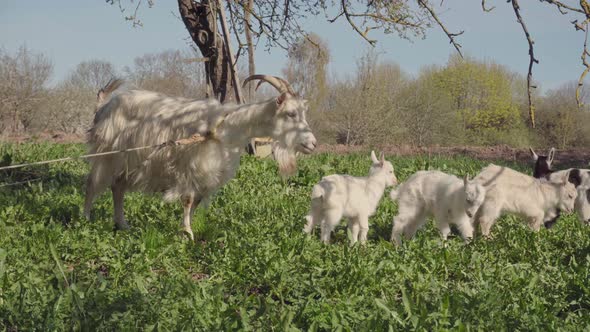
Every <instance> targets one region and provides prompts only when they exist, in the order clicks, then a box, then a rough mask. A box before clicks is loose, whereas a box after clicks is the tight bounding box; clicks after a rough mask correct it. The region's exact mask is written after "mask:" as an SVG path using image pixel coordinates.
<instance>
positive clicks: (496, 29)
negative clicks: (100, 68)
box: [0, 0, 584, 90]
mask: <svg viewBox="0 0 590 332" xmlns="http://www.w3.org/2000/svg"><path fill="white" fill-rule="evenodd" d="M570 1H571V0H570ZM570 1H568V0H566V1H564V2H566V3H568V2H570ZM435 2H437V3H438V1H435ZM571 2H575V3H577V1H571ZM488 3H489V6H491V5H494V6H496V9H495V10H494V11H492V12H491V13H484V12H482V10H481V2H480V1H479V0H445V1H444V8H443V9H442V13H441V14H440V17H441V19H442V20H443V21H444V22H445V23H446V25H447V27H448V28H449V29H450V30H451V31H458V30H465V33H464V34H463V35H462V36H461V37H460V38H459V42H460V43H461V44H462V45H463V48H462V50H463V52H464V53H465V54H468V55H470V56H473V57H476V58H478V59H487V60H494V61H496V62H498V63H501V64H504V65H506V66H508V67H509V68H511V69H512V70H514V71H518V72H520V73H522V74H523V75H525V74H526V70H527V66H528V61H529V59H528V45H527V44H526V41H525V39H524V34H523V32H522V30H521V28H520V26H519V25H518V23H517V22H516V19H515V17H514V12H513V10H512V7H511V5H510V4H508V3H506V1H504V0H496V1H493V0H488ZM521 7H522V10H521V13H522V15H523V17H524V18H525V20H526V22H527V25H528V28H529V30H530V31H531V33H532V35H533V38H534V39H535V52H536V55H537V58H538V59H539V60H540V64H539V65H536V66H535V69H534V78H535V80H536V81H537V82H538V83H539V86H540V87H541V88H542V89H543V90H547V89H551V88H556V87H558V86H559V85H561V84H563V83H565V82H567V81H571V80H577V78H578V77H579V75H580V73H581V71H582V70H583V67H582V64H581V61H580V54H581V50H582V45H583V39H584V35H583V33H581V32H575V31H574V29H573V27H572V25H571V24H570V23H569V21H570V20H571V16H562V15H560V14H559V13H558V12H557V11H556V10H555V9H554V8H553V7H551V6H549V5H547V4H545V3H540V2H538V1H531V0H529V1H521ZM128 10H131V8H129V9H128ZM177 11H178V8H177V5H176V1H174V0H155V6H154V7H153V8H147V6H145V7H144V8H143V9H142V10H141V12H140V18H141V20H142V21H143V24H144V25H143V27H140V28H133V27H132V26H131V24H130V23H129V22H126V21H125V20H124V19H123V14H121V12H120V11H119V10H118V8H117V7H116V6H111V5H108V4H106V3H105V2H104V1H102V0H94V1H91V0H60V1H47V0H30V1H22V0H2V4H0V47H3V48H5V49H6V50H8V51H14V50H16V49H17V48H18V47H19V46H20V45H23V44H26V45H27V46H28V47H29V48H30V49H32V50H35V51H38V52H43V53H45V54H47V55H48V56H49V57H50V58H51V59H52V61H53V63H54V66H55V71H54V81H57V80H59V79H61V78H63V77H65V76H66V75H67V73H68V72H69V71H70V70H72V69H73V68H74V67H75V66H76V65H77V64H78V63H79V62H81V61H84V60H89V59H102V60H106V61H109V62H112V63H113V64H115V65H116V66H117V67H118V68H122V67H123V66H125V65H130V64H132V63H133V59H134V58H135V57H136V56H139V55H142V54H145V53H153V52H159V51H163V50H167V49H184V48H187V45H188V43H189V42H190V41H189V40H188V33H187V32H186V30H185V28H184V25H183V23H182V21H181V20H180V19H179V18H178V17H177V16H176V15H177V14H176V13H177ZM302 25H303V26H307V27H308V29H309V30H310V31H314V32H316V33H317V34H319V35H320V36H321V37H323V38H324V39H326V40H327V41H328V44H329V46H330V49H331V54H332V62H331V64H330V72H331V73H333V74H335V75H344V74H346V73H351V72H353V71H354V69H355V66H356V59H357V58H359V57H360V56H361V55H362V54H363V53H364V52H365V51H366V50H367V49H369V48H370V46H368V44H367V43H366V42H365V41H364V40H362V39H361V38H360V37H359V36H357V35H355V34H354V33H353V32H352V30H351V28H350V27H349V26H348V25H347V24H346V23H345V22H344V21H340V22H336V23H333V24H330V23H327V22H325V19H324V18H323V16H321V17H318V18H315V19H309V20H307V21H306V22H303V24H302ZM372 36H373V38H376V39H378V43H377V46H376V50H377V51H378V52H380V54H381V55H380V57H381V59H382V60H388V61H393V62H396V63H398V64H399V65H400V66H401V67H402V69H403V70H405V71H406V72H408V73H410V74H416V73H418V72H419V70H420V68H421V67H423V66H426V65H429V64H444V63H445V62H446V61H447V59H448V57H449V55H450V54H452V53H453V52H454V49H453V48H452V46H451V45H450V44H449V43H448V39H447V37H446V36H445V35H444V34H443V33H442V31H440V29H438V27H434V28H432V29H430V30H429V31H428V32H427V37H426V39H424V40H421V39H420V40H414V41H412V42H410V41H407V40H403V39H400V38H399V37H398V36H397V35H395V34H391V35H384V34H380V33H374V34H373V35H372ZM285 58H286V54H285V52H284V51H283V50H281V49H278V48H277V49H273V50H271V52H270V53H268V52H266V51H265V50H264V49H263V47H262V43H261V47H260V48H259V49H258V50H257V59H256V62H257V71H258V72H260V73H265V74H280V70H281V68H282V67H283V65H284V63H285Z"/></svg>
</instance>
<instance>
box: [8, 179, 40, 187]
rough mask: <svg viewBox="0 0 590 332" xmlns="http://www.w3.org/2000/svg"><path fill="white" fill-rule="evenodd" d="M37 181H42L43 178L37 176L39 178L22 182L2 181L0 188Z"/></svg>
mask: <svg viewBox="0 0 590 332" xmlns="http://www.w3.org/2000/svg"><path fill="white" fill-rule="evenodd" d="M36 181H41V179H39V178H37V179H30V180H26V181H20V182H12V183H1V184H0V188H4V187H10V186H16V185H19V184H25V183H30V182H36Z"/></svg>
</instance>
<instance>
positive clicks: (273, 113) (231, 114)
mask: <svg viewBox="0 0 590 332" xmlns="http://www.w3.org/2000/svg"><path fill="white" fill-rule="evenodd" d="M252 80H259V85H260V84H262V83H263V82H267V83H269V84H270V85H272V86H273V87H275V88H276V89H277V90H279V92H280V95H279V96H278V97H276V98H272V99H269V100H266V101H263V102H257V103H251V104H244V105H236V104H220V103H219V102H218V101H217V100H213V99H209V100H193V99H187V98H181V97H169V96H166V95H163V94H159V93H156V92H151V91H144V90H131V91H125V92H121V93H119V94H115V95H114V96H112V98H110V100H108V101H106V102H105V100H106V99H107V98H108V97H109V95H110V94H111V93H112V92H114V91H113V90H115V89H116V88H117V87H118V85H120V81H119V80H116V81H113V82H111V83H109V84H108V85H107V86H106V87H105V88H103V89H102V90H101V91H100V92H99V98H98V99H99V100H98V101H99V106H100V107H99V109H98V110H97V112H96V114H95V118H94V123H93V126H92V128H91V129H90V131H89V139H88V144H89V147H90V152H91V153H97V152H104V151H113V150H124V149H128V148H133V147H139V146H148V145H155V144H158V143H162V142H169V141H174V140H178V139H182V138H186V137H190V136H192V135H195V134H199V135H203V136H205V137H206V138H207V139H206V140H205V141H203V142H200V143H196V144H187V145H176V146H169V147H166V148H162V149H159V150H156V151H153V150H140V151H134V152H128V153H120V154H113V155H108V156H102V157H99V158H95V159H92V160H91V161H90V164H91V171H90V174H89V175H88V179H87V181H86V201H85V204H84V211H85V215H86V217H87V218H89V217H90V209H91V207H92V203H93V201H94V198H95V197H96V196H97V195H98V194H100V193H101V192H103V191H104V190H105V189H106V188H107V187H109V186H110V187H111V190H112V193H113V205H114V221H115V226H116V227H117V228H118V229H127V228H129V225H128V224H127V222H126V221H125V218H124V213H123V200H124V195H125V192H127V191H143V192H154V193H156V192H159V193H163V194H164V199H165V200H166V201H173V200H176V199H178V198H180V199H181V201H182V204H183V207H184V218H183V221H182V228H183V230H184V231H185V232H187V233H188V234H189V236H190V237H191V239H194V236H193V232H192V229H191V218H192V214H193V211H194V209H195V208H196V206H197V205H198V204H199V203H201V202H208V200H209V198H210V197H211V195H212V194H214V193H215V192H216V191H217V190H218V189H219V188H220V187H221V186H222V185H224V184H225V183H226V182H227V181H229V180H230V179H232V178H233V177H234V176H235V173H236V170H237V168H238V166H239V163H240V155H241V154H242V152H243V151H244V146H246V144H247V143H248V142H249V141H250V139H251V138H254V137H265V136H269V137H272V138H273V139H274V140H275V145H274V149H275V150H274V157H275V159H276V160H277V162H278V165H279V169H280V171H281V173H282V174H284V175H288V174H290V173H293V172H294V171H295V170H296V153H297V152H301V153H304V154H309V153H311V152H312V151H313V150H314V149H315V147H316V144H317V143H316V138H315V137H314V135H313V133H312V131H311V129H310V127H309V124H308V123H307V120H306V113H307V110H308V103H307V101H306V100H305V99H303V98H301V97H299V96H298V94H297V93H295V92H294V91H293V89H292V88H291V86H290V85H289V83H288V82H287V81H285V80H283V79H281V78H278V77H274V76H267V75H252V76H250V77H248V78H247V79H246V80H245V81H244V85H246V84H247V83H248V82H250V81H252Z"/></svg>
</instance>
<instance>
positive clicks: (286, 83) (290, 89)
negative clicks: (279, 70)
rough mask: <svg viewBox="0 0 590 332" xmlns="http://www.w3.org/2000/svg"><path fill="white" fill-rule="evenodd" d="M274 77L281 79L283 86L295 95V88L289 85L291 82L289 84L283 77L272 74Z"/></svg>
mask: <svg viewBox="0 0 590 332" xmlns="http://www.w3.org/2000/svg"><path fill="white" fill-rule="evenodd" d="M274 78H276V79H277V80H279V81H281V82H282V83H283V84H284V85H285V87H286V88H287V91H289V93H290V94H292V95H294V96H296V95H297V93H296V92H295V90H293V87H292V86H291V84H289V82H287V80H285V79H284V78H280V77H278V76H274Z"/></svg>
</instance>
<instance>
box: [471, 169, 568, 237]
mask: <svg viewBox="0 0 590 332" xmlns="http://www.w3.org/2000/svg"><path fill="white" fill-rule="evenodd" d="M567 178H568V176H567V174H564V176H563V177H562V179H560V181H559V182H557V183H552V182H548V181H546V180H540V179H535V178H533V177H531V176H528V175H526V174H522V173H520V172H517V171H515V170H512V169H510V168H508V167H501V166H497V165H493V164H490V165H489V166H487V167H486V168H484V169H483V170H482V171H481V172H480V173H479V174H478V175H477V176H476V177H475V178H474V180H476V181H478V182H479V183H481V184H482V185H483V186H484V187H485V188H486V198H485V200H484V202H483V204H482V205H481V207H480V208H479V211H478V213H477V216H476V221H478V223H479V225H480V227H481V233H482V235H483V236H485V237H489V235H490V229H491V227H492V225H493V224H494V223H495V222H496V219H497V218H498V217H499V216H500V215H501V214H503V213H514V214H517V215H520V216H522V217H525V218H527V219H528V223H529V226H530V227H531V228H532V229H533V230H534V231H538V230H539V229H540V228H541V225H543V222H544V221H545V220H548V219H550V218H552V217H553V215H554V213H555V210H557V209H558V210H561V211H565V212H567V213H571V212H572V210H573V209H574V202H575V200H576V197H577V192H576V188H575V186H574V185H573V184H571V183H569V182H568V181H567Z"/></svg>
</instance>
